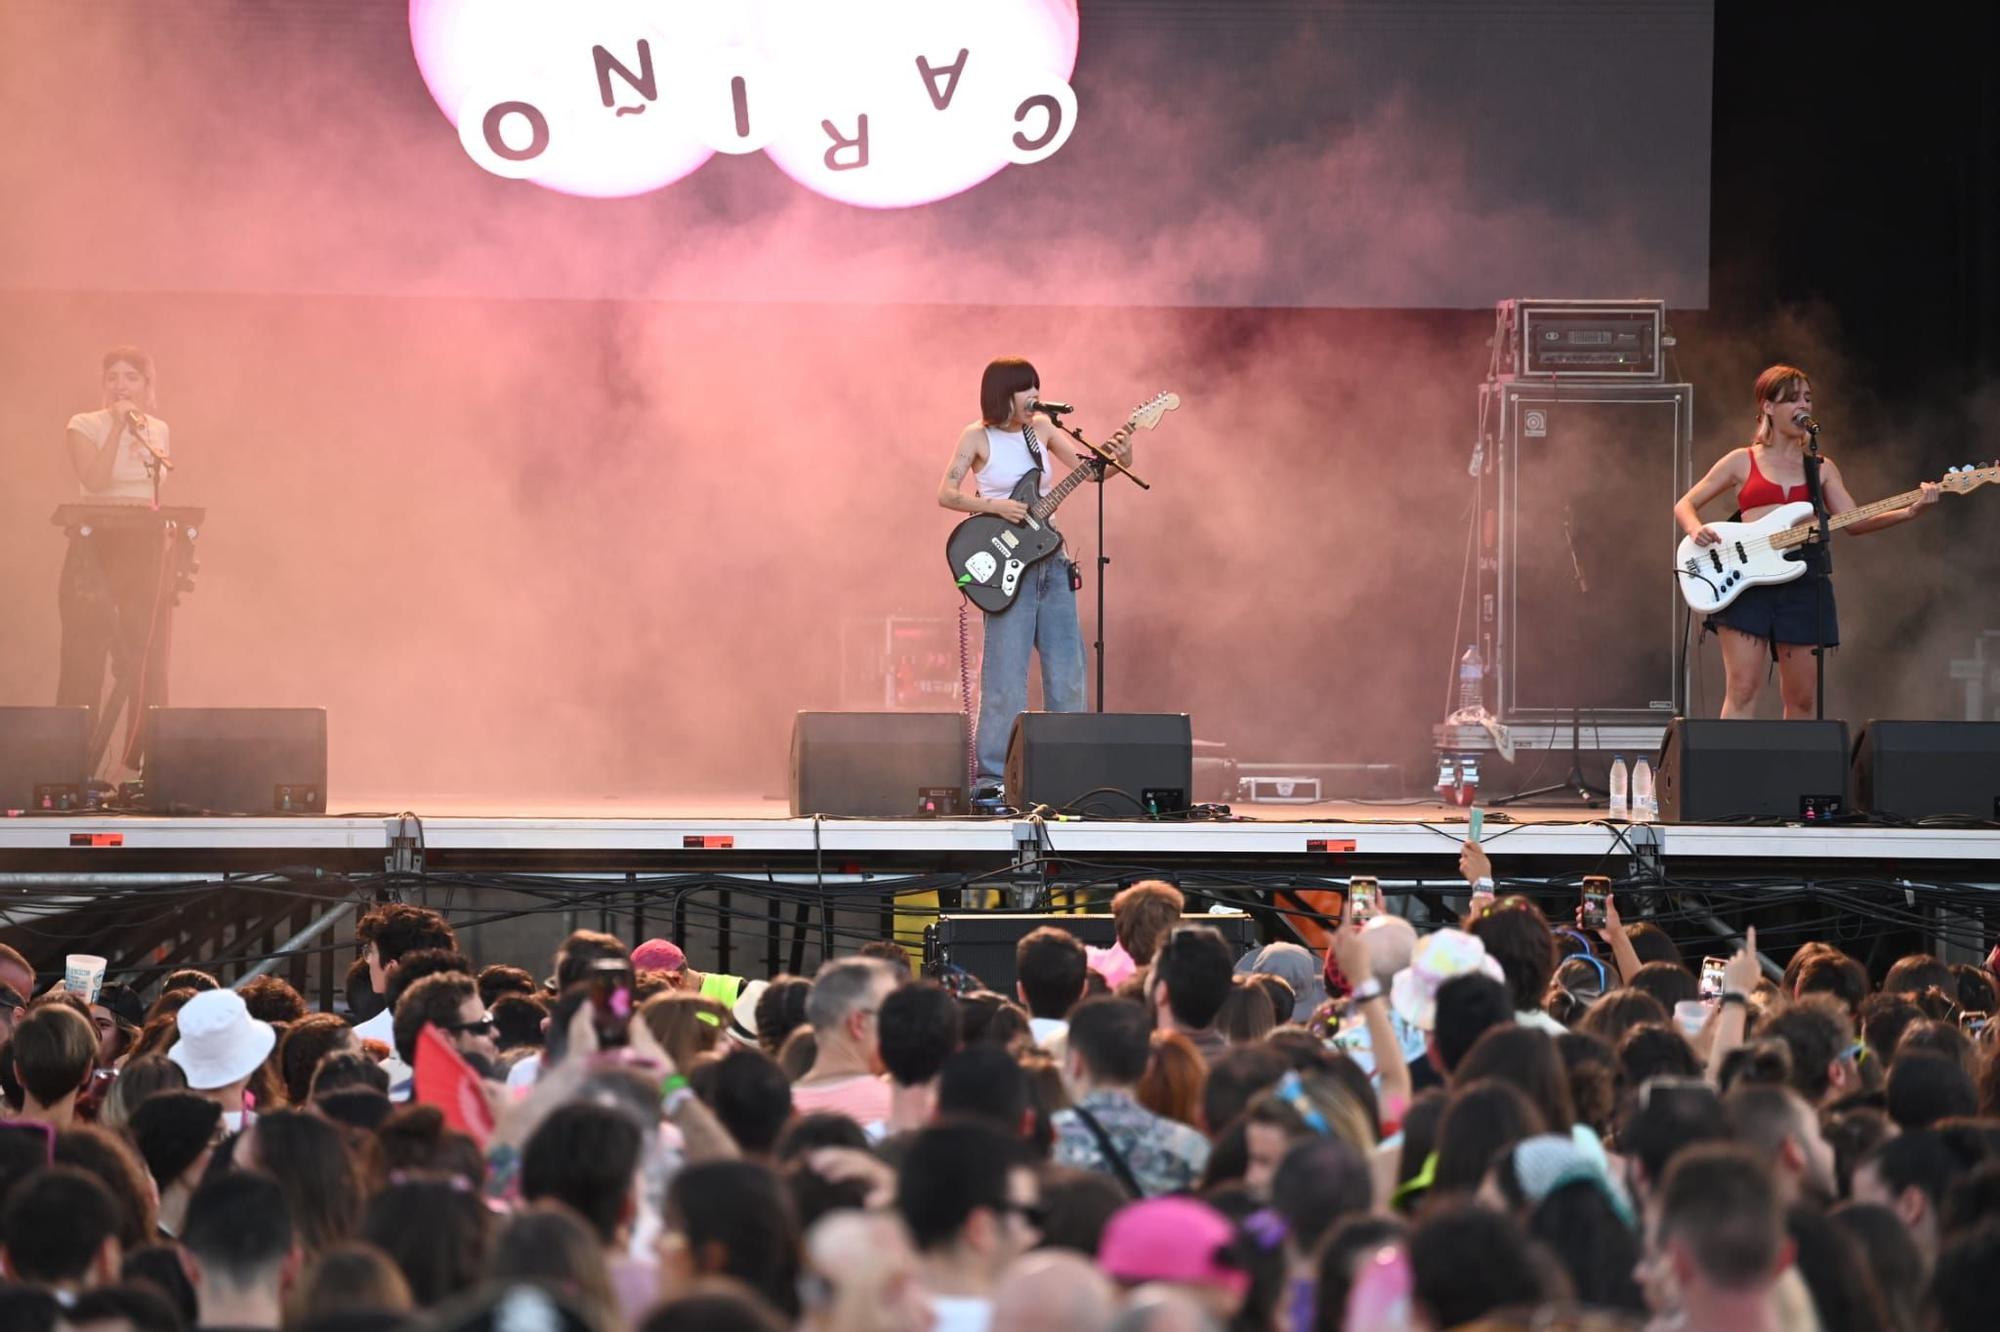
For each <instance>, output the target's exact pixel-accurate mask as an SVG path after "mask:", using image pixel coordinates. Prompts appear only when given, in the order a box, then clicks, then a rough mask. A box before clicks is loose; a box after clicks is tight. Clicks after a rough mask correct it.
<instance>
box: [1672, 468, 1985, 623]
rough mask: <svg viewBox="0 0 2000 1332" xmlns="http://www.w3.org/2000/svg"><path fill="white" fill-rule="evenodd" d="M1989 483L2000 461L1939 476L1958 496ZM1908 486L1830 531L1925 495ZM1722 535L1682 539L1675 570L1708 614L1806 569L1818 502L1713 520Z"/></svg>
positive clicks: (1838, 519)
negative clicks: (1743, 518)
mask: <svg viewBox="0 0 2000 1332" xmlns="http://www.w3.org/2000/svg"><path fill="white" fill-rule="evenodd" d="M1989 481H2000V463H1996V464H1994V465H1993V466H1991V467H1979V468H1975V467H1973V466H1972V465H1971V464H1967V465H1966V466H1964V467H1954V468H1953V469H1952V470H1950V471H1949V472H1946V473H1945V474H1944V476H1942V477H1941V478H1939V480H1938V484H1939V485H1940V486H1942V487H1943V488H1944V489H1946V490H1949V491H1952V492H1953V493H1955V494H1960V495H1963V494H1965V493H1966V492H1967V491H1971V490H1977V489H1979V487H1981V486H1983V485H1985V484H1986V483H1987V482H1989ZM1923 493H1924V492H1923V491H1921V490H1906V491H1904V492H1903V493H1902V494H1900V495H1891V496H1890V497H1889V498H1888V499H1884V500H1876V501H1875V502H1874V503H1873V504H1864V505H1862V506H1861V507H1860V508H1858V509H1849V510H1848V511H1847V512H1846V513H1842V514H1836V515H1834V516H1833V517H1831V518H1829V519H1827V521H1826V528H1827V532H1828V533H1829V534H1831V533H1834V532H1838V531H1839V530H1840V529H1841V528H1843V527H1846V526H1848V525H1849V524H1851V523H1859V522H1864V521H1866V520H1867V519H1870V518H1874V517H1877V516H1879V515H1881V514H1885V513H1888V512H1889V511H1890V510H1892V509H1900V508H1902V507H1903V506H1904V505H1906V504H1909V503H1910V502H1911V501H1913V500H1916V499H1918V498H1920V497H1921V496H1922V495H1923ZM1709 526H1710V527H1712V528H1714V529H1715V534H1716V535H1717V536H1719V537H1721V538H1722V539H1721V540H1720V541H1718V542H1716V543H1715V544H1714V545H1712V546H1697V545H1696V544H1695V543H1694V538H1693V537H1691V536H1689V537H1682V538H1681V544H1680V547H1679V549H1677V550H1676V551H1675V552H1674V573H1675V575H1676V576H1677V578H1678V579H1679V581H1680V585H1681V596H1682V597H1683V598H1684V599H1685V600H1686V601H1687V604H1688V605H1689V606H1691V607H1692V608H1694V609H1695V610H1696V611H1699V612H1701V613H1702V614H1704V615H1707V614H1713V613H1714V612H1716V611H1719V610H1721V609H1722V608H1723V607H1724V606H1727V605H1729V604H1730V603H1731V602H1733V601H1735V600H1736V598H1738V597H1740V596H1742V595H1743V593H1744V591H1745V590H1746V589H1748V588H1752V587H1756V586H1758V585H1760V584H1766V583H1789V582H1791V581H1792V580H1793V579H1794V578H1797V577H1798V576H1799V575H1801V574H1803V573H1804V572H1805V571H1806V566H1805V563H1804V560H1803V556H1804V554H1805V547H1806V545H1807V543H1809V542H1811V541H1813V540H1815V539H1817V538H1818V536H1819V523H1818V521H1817V520H1815V519H1814V518H1813V509H1812V505H1810V504H1807V503H1805V502H1803V501H1801V502H1799V503H1796V504H1782V505H1779V506H1778V507H1777V508H1775V509H1773V510H1771V511H1770V512H1769V513H1767V514H1765V515H1764V516H1763V517H1762V518H1759V519H1758V520H1757V521H1756V522H1754V523H1710V524H1709Z"/></svg>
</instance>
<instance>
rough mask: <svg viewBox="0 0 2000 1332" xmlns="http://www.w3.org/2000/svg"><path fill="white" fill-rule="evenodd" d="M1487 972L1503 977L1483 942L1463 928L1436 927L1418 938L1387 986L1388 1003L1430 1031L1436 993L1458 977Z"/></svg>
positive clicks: (1499, 978) (1435, 1010) (1404, 1016)
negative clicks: (1407, 959)
mask: <svg viewBox="0 0 2000 1332" xmlns="http://www.w3.org/2000/svg"><path fill="white" fill-rule="evenodd" d="M1473 975H1486V976H1491V977H1492V978H1493V979H1494V980H1504V979H1505V976H1504V974H1503V973H1502V972H1501V970H1500V964H1499V963H1498V962H1496V961H1494V960H1493V959H1492V958H1490V957H1488V956H1487V955H1486V945H1485V944H1484V943H1482V942H1480V940H1479V938H1478V937H1477V936H1475V935H1471V934H1467V933H1466V932H1465V931H1463V930H1438V931H1437V932H1436V933H1433V934H1427V935H1425V936H1424V937H1423V938H1421V939H1419V940H1418V941H1417V947H1416V951H1415V952H1413V953H1411V954H1410V965H1409V966H1407V967H1405V968H1403V970H1401V971H1399V972H1397V973H1396V979H1395V981H1394V982H1393V983H1392V984H1391V985H1390V986H1389V1006H1390V1007H1391V1008H1393V1009H1395V1010H1396V1012H1397V1013H1399V1014H1400V1015H1401V1016H1402V1019H1403V1021H1405V1022H1407V1023H1409V1024H1410V1025H1411V1026H1413V1027H1417V1028H1420V1029H1421V1030H1423V1031H1429V1030H1430V1029H1431V1024H1432V1023H1434V1022H1435V1021H1436V1020H1437V992H1438V989H1439V987H1440V986H1442V985H1443V984H1444V983H1445V982H1446V981H1448V980H1452V979H1455V978H1456V977H1459V976H1473Z"/></svg>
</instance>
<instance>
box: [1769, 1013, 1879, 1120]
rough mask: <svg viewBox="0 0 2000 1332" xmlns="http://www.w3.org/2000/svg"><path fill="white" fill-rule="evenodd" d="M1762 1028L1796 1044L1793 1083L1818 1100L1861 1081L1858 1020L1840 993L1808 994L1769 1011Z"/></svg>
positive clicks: (1832, 1096)
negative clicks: (1857, 1064)
mask: <svg viewBox="0 0 2000 1332" xmlns="http://www.w3.org/2000/svg"><path fill="white" fill-rule="evenodd" d="M1757 1034H1758V1035H1760V1036H1764V1037H1769V1038H1774V1039H1776V1040H1781V1041H1783V1042H1784V1043H1785V1044H1786V1045H1787V1046H1789V1047H1790V1048H1791V1052H1792V1087H1793V1089H1794V1090H1795V1091H1797V1092H1798V1093H1799V1095H1801V1096H1803V1097H1805V1098H1806V1099H1807V1100H1808V1101H1810V1102H1812V1103H1813V1104H1814V1105H1815V1106H1824V1105H1826V1104H1827V1103H1828V1102H1829V1101H1833V1100H1837V1099H1838V1098H1839V1097H1841V1096H1843V1095H1845V1094H1846V1093H1848V1092H1850V1091H1854V1090H1856V1089H1857V1088H1859V1087H1860V1085H1861V1073H1860V1070H1859V1069H1857V1068H1856V1067H1855V1062H1854V1061H1855V1058H1856V1056H1857V1055H1859V1053H1860V1051H1859V1050H1857V1049H1856V1048H1855V1040H1854V1025H1853V1021H1852V1019H1850V1018H1849V1017H1848V1015H1847V1010H1846V1008H1844V1007H1843V1006H1842V1005H1841V1002H1840V1001H1839V1000H1838V999H1835V998H1833V997H1832V996H1830V995H1824V994H1809V995H1807V996H1806V997H1805V998H1803V999H1799V1000H1795V1001H1794V1002H1792V1003H1790V1004H1787V1005H1785V1006H1784V1007H1782V1008H1779V1009H1777V1010H1776V1011H1775V1012H1772V1013H1769V1014H1767V1015H1766V1016H1765V1018H1764V1020H1763V1022H1762V1023H1761V1024H1759V1027H1758V1033H1757Z"/></svg>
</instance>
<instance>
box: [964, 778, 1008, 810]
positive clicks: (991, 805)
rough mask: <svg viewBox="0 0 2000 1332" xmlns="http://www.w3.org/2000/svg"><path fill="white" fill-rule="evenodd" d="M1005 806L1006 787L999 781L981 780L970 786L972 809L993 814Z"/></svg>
mask: <svg viewBox="0 0 2000 1332" xmlns="http://www.w3.org/2000/svg"><path fill="white" fill-rule="evenodd" d="M1006 807H1007V788H1006V787H1004V786H1002V785H1001V784H1000V783H999V782H982V783H981V784H979V785H978V786H975V787H973V788H972V811H973V813H975V814H994V813H998V812H999V811H1000V810H1003V809H1005V808H1006Z"/></svg>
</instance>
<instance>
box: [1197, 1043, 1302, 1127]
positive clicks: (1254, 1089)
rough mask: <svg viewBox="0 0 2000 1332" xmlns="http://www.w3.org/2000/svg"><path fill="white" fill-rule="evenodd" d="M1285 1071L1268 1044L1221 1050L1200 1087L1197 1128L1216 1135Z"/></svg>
mask: <svg viewBox="0 0 2000 1332" xmlns="http://www.w3.org/2000/svg"><path fill="white" fill-rule="evenodd" d="M1289 1068H1290V1065H1289V1064H1288V1063H1287V1062H1286V1059H1285V1056H1284V1055H1282V1054H1280V1053H1279V1052H1278V1051H1277V1050H1275V1049H1273V1048H1271V1047H1270V1046H1269V1045H1240V1046H1231V1047H1230V1048H1229V1049H1227V1050H1225V1051H1223V1052H1222V1053H1221V1054H1220V1055H1218V1056H1217V1057H1216V1058H1215V1059H1213V1060H1212V1061H1210V1063H1209V1065H1208V1078H1207V1080H1206V1081H1204V1082H1203V1083H1202V1086H1201V1127H1203V1128H1205V1129H1207V1130H1208V1132H1210V1133H1211V1134H1213V1133H1220V1132H1221V1131H1222V1130H1223V1129H1224V1128H1225V1127H1226V1126H1227V1125H1228V1124H1229V1123H1230V1122H1231V1121H1233V1120H1234V1119H1235V1118H1236V1117H1237V1116H1238V1115H1240V1114H1242V1113H1243V1112H1244V1111H1245V1110H1246V1109H1248V1108H1249V1106H1250V1102H1251V1101H1253V1100H1255V1099H1256V1097H1257V1093H1259V1092H1261V1091H1263V1090H1265V1089H1266V1088H1267V1087H1270V1086H1273V1085H1274V1084H1275V1083H1276V1082H1277V1081H1278V1079H1279V1078H1282V1077H1284V1076H1285V1073H1286V1072H1287V1071H1288V1070H1289Z"/></svg>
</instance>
